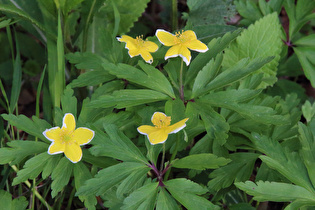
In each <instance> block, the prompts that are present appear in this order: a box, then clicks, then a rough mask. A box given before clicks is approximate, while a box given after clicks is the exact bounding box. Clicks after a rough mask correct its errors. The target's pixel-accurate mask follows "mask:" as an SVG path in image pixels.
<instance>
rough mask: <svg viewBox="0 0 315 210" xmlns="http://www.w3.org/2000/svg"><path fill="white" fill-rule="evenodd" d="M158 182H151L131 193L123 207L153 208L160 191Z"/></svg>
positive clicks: (145, 209)
mask: <svg viewBox="0 0 315 210" xmlns="http://www.w3.org/2000/svg"><path fill="white" fill-rule="evenodd" d="M158 189H159V188H158V183H157V182H155V183H150V184H147V185H144V186H143V187H141V188H139V189H137V190H136V191H134V192H133V193H131V194H130V195H129V196H128V197H127V198H126V199H125V200H124V205H123V206H122V207H121V209H128V210H132V209H134V210H138V209H141V210H147V209H148V210H151V209H152V210H153V209H154V206H155V200H156V196H157V193H158Z"/></svg>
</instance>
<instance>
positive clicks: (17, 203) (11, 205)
mask: <svg viewBox="0 0 315 210" xmlns="http://www.w3.org/2000/svg"><path fill="white" fill-rule="evenodd" d="M27 205H28V201H27V200H26V198H25V197H24V196H19V197H18V198H15V199H13V200H12V195H11V194H10V193H9V192H7V191H4V190H0V209H1V210H2V209H3V210H15V209H16V210H19V209H26V208H27Z"/></svg>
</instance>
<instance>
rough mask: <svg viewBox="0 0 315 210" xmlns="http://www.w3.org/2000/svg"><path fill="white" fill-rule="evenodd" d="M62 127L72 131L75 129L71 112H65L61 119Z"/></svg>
mask: <svg viewBox="0 0 315 210" xmlns="http://www.w3.org/2000/svg"><path fill="white" fill-rule="evenodd" d="M62 122H63V123H62V129H64V130H68V131H74V129H75V119H74V116H73V114H71V113H67V114H65V116H64V117H63V121H62Z"/></svg>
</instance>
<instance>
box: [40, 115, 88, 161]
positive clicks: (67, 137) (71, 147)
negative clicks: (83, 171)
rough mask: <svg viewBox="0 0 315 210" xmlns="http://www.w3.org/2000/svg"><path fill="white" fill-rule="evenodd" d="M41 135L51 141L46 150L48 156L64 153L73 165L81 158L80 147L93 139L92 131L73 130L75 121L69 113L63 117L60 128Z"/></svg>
mask: <svg viewBox="0 0 315 210" xmlns="http://www.w3.org/2000/svg"><path fill="white" fill-rule="evenodd" d="M43 134H44V136H45V137H46V138H47V139H48V140H50V141H52V143H51V144H50V146H49V148H48V154H50V155H54V154H59V153H63V152H64V153H65V155H66V157H67V158H68V159H69V160H70V161H71V162H73V163H77V162H79V161H80V160H81V158H82V149H81V147H80V145H85V144H87V143H89V142H90V141H91V140H92V139H93V137H94V131H92V130H90V129H88V128H84V127H80V128H77V129H75V119H74V116H73V115H72V114H71V113H67V114H65V116H64V117H63V121H62V128H60V127H53V128H50V129H46V130H45V131H44V132H43Z"/></svg>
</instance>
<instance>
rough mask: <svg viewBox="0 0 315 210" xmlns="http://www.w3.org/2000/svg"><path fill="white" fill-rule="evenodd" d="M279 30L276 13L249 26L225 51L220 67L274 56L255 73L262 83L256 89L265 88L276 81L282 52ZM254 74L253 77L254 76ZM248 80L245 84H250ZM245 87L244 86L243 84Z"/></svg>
mask: <svg viewBox="0 0 315 210" xmlns="http://www.w3.org/2000/svg"><path fill="white" fill-rule="evenodd" d="M281 33H282V32H281V30H280V24H279V20H278V15H277V14H276V13H273V14H269V15H267V16H265V17H263V18H262V19H260V20H258V21H257V22H256V23H255V24H254V25H251V26H250V27H249V28H248V29H247V30H244V31H243V32H242V34H241V35H240V36H239V37H237V39H236V41H235V42H234V43H232V44H231V45H230V47H229V48H228V49H227V50H226V51H225V54H224V58H223V63H222V66H223V67H224V68H229V67H232V66H234V65H235V64H236V63H237V62H238V61H240V60H242V59H244V58H248V57H249V58H250V60H253V59H255V58H259V57H268V56H274V59H273V60H272V61H271V62H270V63H268V64H267V65H265V66H264V67H262V68H261V69H260V70H259V71H258V72H257V73H255V74H258V73H263V75H264V76H263V81H262V82H261V83H260V85H259V86H258V87H260V88H265V87H267V86H270V85H273V84H274V83H275V82H276V81H277V77H276V74H277V73H276V71H277V66H278V63H279V60H280V52H281V50H282V41H281ZM255 74H254V75H253V76H255ZM251 80H254V78H249V79H247V80H246V83H251V82H252V81H251ZM244 85H245V87H246V84H244Z"/></svg>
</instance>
